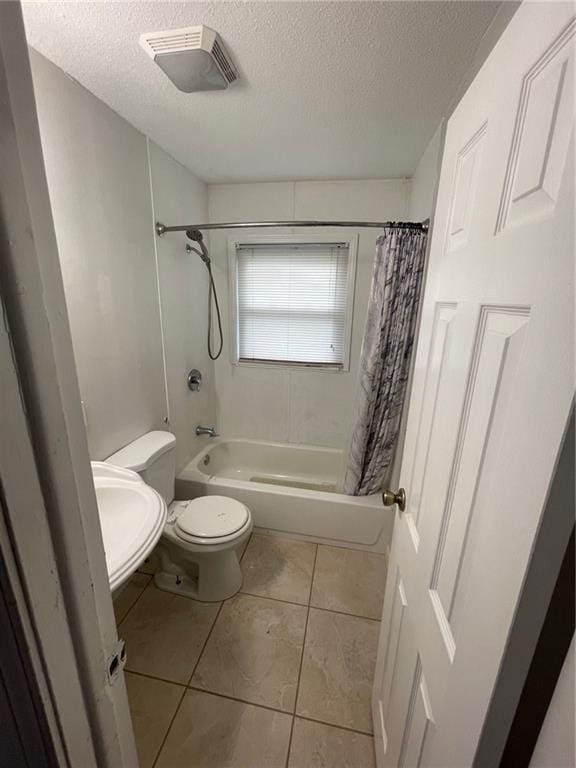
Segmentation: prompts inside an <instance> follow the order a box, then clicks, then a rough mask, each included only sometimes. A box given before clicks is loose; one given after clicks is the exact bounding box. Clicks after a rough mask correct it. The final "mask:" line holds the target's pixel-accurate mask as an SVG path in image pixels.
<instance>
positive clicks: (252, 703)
mask: <svg viewBox="0 0 576 768" xmlns="http://www.w3.org/2000/svg"><path fill="white" fill-rule="evenodd" d="M187 688H188V690H190V691H198V693H205V694H207V695H210V696H218V697H219V698H220V699H228V701H237V702H238V703H239V704H248V705H249V706H251V707H259V708H260V709H267V710H268V711H269V712H276V713H277V714H279V715H286V717H293V716H294V714H293V713H292V712H289V711H288V710H286V709H278V707H271V706H270V705H269V704H260V703H258V704H257V703H256V702H255V701H249V700H248V699H241V698H240V697H239V696H230V695H229V694H226V693H219V692H218V691H211V690H209V689H208V688H200V686H198V685H188V686H187Z"/></svg>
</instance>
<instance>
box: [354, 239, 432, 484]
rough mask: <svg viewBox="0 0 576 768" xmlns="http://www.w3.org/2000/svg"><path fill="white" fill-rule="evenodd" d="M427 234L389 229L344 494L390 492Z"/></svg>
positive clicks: (379, 245) (379, 254)
mask: <svg viewBox="0 0 576 768" xmlns="http://www.w3.org/2000/svg"><path fill="white" fill-rule="evenodd" d="M426 241H427V234H426V232H424V231H423V230H419V229H415V228H412V229H410V228H408V227H406V228H398V227H396V228H394V227H386V228H385V229H384V234H383V235H382V237H379V238H378V240H377V242H376V258H375V261H374V272H373V274H372V288H371V291H370V302H369V305H368V316H367V319H366V329H365V334H364V341H363V344H362V352H361V355H360V373H359V382H358V394H357V397H356V406H355V423H354V427H353V432H352V442H351V446H350V451H349V455H348V466H347V468H346V474H345V479H344V492H345V493H347V494H349V495H351V496H366V495H368V494H370V493H377V492H378V491H382V490H384V488H386V486H387V484H388V482H389V479H390V473H391V471H392V460H393V458H394V451H395V448H396V442H397V438H398V431H399V428H400V420H401V418H402V406H403V404H404V396H405V394H406V383H407V380H408V373H409V370H410V357H411V354H412V347H413V343H414V334H415V331H416V320H417V316H418V306H419V303H420V289H421V284H422V275H423V270H424V260H425V255H426Z"/></svg>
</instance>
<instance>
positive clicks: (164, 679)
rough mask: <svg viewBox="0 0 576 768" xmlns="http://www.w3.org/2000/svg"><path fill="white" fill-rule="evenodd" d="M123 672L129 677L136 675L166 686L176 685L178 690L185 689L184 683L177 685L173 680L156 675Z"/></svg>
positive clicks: (130, 671)
mask: <svg viewBox="0 0 576 768" xmlns="http://www.w3.org/2000/svg"><path fill="white" fill-rule="evenodd" d="M124 671H125V672H128V674H130V675H138V677H145V678H146V679H147V680H157V681H158V682H159V683H168V685H176V686H177V687H178V688H186V683H177V682H176V681H174V680H168V679H167V678H165V677H158V675H149V674H148V673H147V672H138V671H136V670H135V669H128V667H125V668H124Z"/></svg>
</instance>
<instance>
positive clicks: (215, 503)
mask: <svg viewBox="0 0 576 768" xmlns="http://www.w3.org/2000/svg"><path fill="white" fill-rule="evenodd" d="M175 446H176V438H175V437H174V435H172V434H171V433H169V432H161V431H155V432H148V433H147V434H146V435H143V436H142V437H140V438H138V439H137V440H135V441H134V442H133V443H130V444H129V445H127V446H126V447H125V448H122V449H121V450H120V451H118V452H117V453H115V454H113V455H112V456H110V457H109V458H108V459H106V461H107V462H108V463H109V464H115V465H116V466H120V467H125V468H126V469H132V470H133V471H135V472H138V473H139V474H140V475H141V477H142V479H143V480H144V482H145V483H147V484H148V485H150V486H152V487H153V488H154V489H155V490H157V491H158V492H159V493H160V494H161V495H162V496H163V497H164V500H165V501H166V503H167V504H168V519H167V521H166V524H165V526H164V530H163V532H162V536H161V537H160V541H159V542H158V545H157V552H158V555H159V558H160V568H159V569H158V570H157V572H156V573H155V575H154V582H155V584H156V586H157V587H158V588H159V589H163V590H165V591H167V592H174V593H176V594H180V595H185V596H186V597H192V598H194V599H196V600H202V601H206V602H212V601H219V600H224V599H226V598H228V597H231V596H232V595H234V594H236V592H238V590H239V589H240V587H241V586H242V572H241V570H240V564H239V562H238V555H237V551H238V549H239V548H240V547H241V546H242V544H243V543H244V542H245V541H246V539H247V538H248V537H249V536H250V533H251V531H252V525H253V523H252V515H251V514H250V510H249V509H248V507H246V506H245V505H244V504H242V503H241V502H239V501H237V500H236V499H231V498H229V497H227V496H201V497H200V498H197V499H191V500H188V501H174V500H173V499H174V481H175V470H176V460H175Z"/></svg>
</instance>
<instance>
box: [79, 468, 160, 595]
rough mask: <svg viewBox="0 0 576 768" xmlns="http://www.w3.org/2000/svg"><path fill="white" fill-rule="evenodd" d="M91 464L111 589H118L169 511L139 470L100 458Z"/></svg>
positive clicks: (145, 553)
mask: <svg viewBox="0 0 576 768" xmlns="http://www.w3.org/2000/svg"><path fill="white" fill-rule="evenodd" d="M91 464H92V476H93V478H94V488H95V489H96V501H97V502H98V513H99V515H100V526H101V528H102V538H103V540H104V552H105V554H106V565H107V566H108V578H109V579H110V589H111V590H112V591H115V590H116V589H118V587H121V586H122V584H124V582H125V581H126V580H127V579H128V578H129V577H130V576H131V575H132V574H133V573H134V571H135V570H136V569H137V568H138V566H139V565H140V564H141V563H142V562H143V561H144V560H145V559H146V558H147V557H148V555H149V554H150V552H152V550H153V549H154V547H155V546H156V542H157V541H158V539H159V538H160V536H161V534H162V530H163V528H164V525H165V523H166V517H167V514H168V512H167V509H166V503H165V501H164V499H163V498H162V497H161V496H160V494H159V493H157V492H156V491H155V490H154V489H153V488H150V486H149V485H146V483H145V482H144V481H143V480H142V478H141V477H140V475H137V474H136V472H132V471H131V470H129V469H123V468H121V467H115V466H114V465H112V464H106V463H104V462H100V461H93V462H91Z"/></svg>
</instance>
